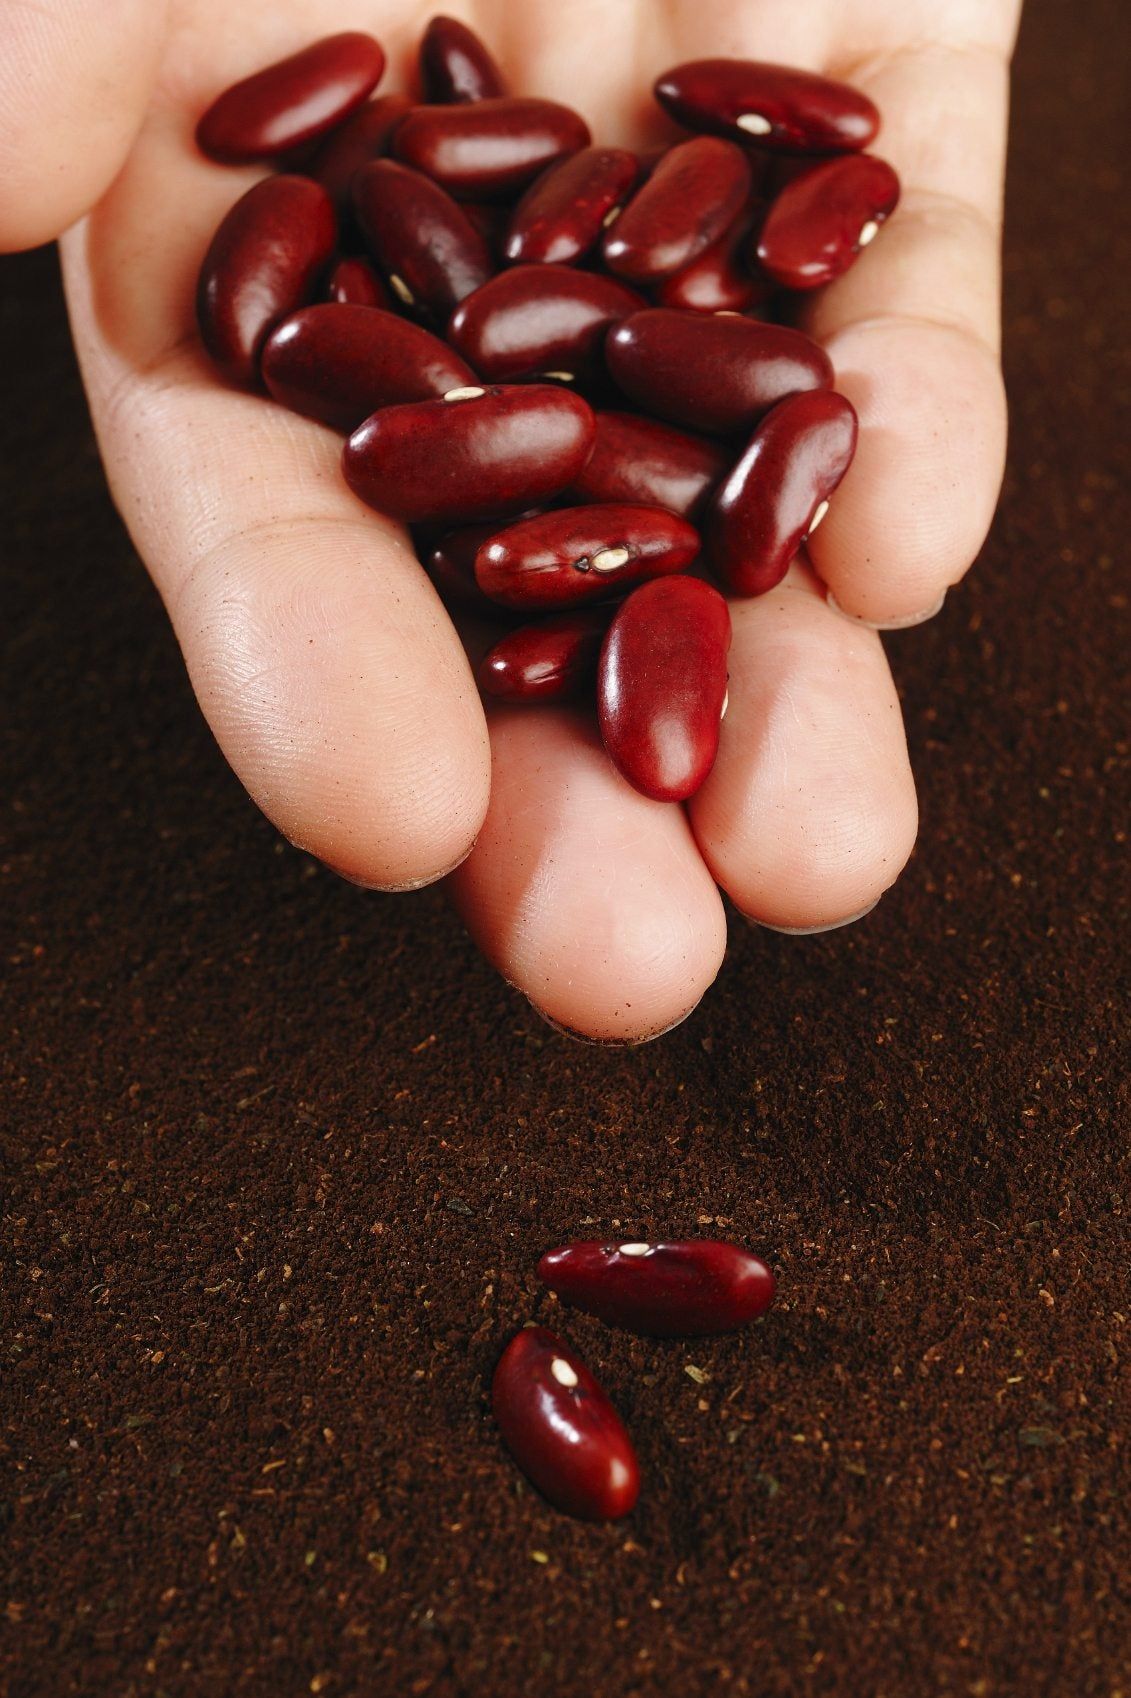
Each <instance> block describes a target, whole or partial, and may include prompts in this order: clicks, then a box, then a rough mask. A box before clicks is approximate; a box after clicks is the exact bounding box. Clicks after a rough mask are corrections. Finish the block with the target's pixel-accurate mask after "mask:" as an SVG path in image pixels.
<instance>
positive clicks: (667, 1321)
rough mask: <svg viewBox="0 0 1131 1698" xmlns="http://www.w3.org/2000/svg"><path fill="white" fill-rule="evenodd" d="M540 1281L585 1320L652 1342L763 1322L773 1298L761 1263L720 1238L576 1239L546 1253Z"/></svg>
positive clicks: (772, 1285)
mask: <svg viewBox="0 0 1131 1698" xmlns="http://www.w3.org/2000/svg"><path fill="white" fill-rule="evenodd" d="M538 1277H539V1279H541V1280H543V1281H544V1282H545V1283H546V1284H547V1285H548V1286H549V1288H550V1290H551V1291H556V1292H557V1294H558V1296H559V1297H562V1298H564V1299H565V1301H566V1302H567V1303H572V1304H573V1305H574V1307H575V1308H578V1309H584V1310H585V1312H586V1314H589V1315H597V1316H598V1317H599V1318H600V1319H601V1320H602V1321H607V1322H608V1323H609V1325H610V1326H615V1327H627V1328H628V1330H629V1331H630V1332H635V1333H642V1334H644V1335H645V1336H646V1337H650V1338H698V1337H703V1336H705V1335H707V1334H710V1333H720V1332H731V1331H733V1329H734V1328H735V1327H741V1326H745V1325H746V1323H747V1322H748V1321H753V1320H756V1319H757V1317H758V1316H759V1315H764V1314H765V1312H766V1310H767V1309H768V1308H769V1307H770V1304H771V1303H772V1302H773V1300H774V1291H775V1281H774V1276H773V1274H772V1273H771V1272H770V1270H769V1268H768V1267H767V1266H766V1264H765V1262H762V1261H759V1259H758V1257H757V1256H754V1255H752V1254H751V1252H750V1251H749V1250H746V1249H744V1248H743V1247H742V1245H741V1244H728V1243H727V1242H726V1241H725V1240H723V1239H718V1238H689V1239H683V1240H679V1239H676V1240H672V1241H671V1242H668V1243H663V1242H661V1243H656V1244H651V1243H631V1244H610V1243H603V1242H601V1241H599V1240H592V1239H591V1240H581V1241H580V1242H578V1243H574V1244H563V1245H562V1246H561V1248H560V1249H557V1250H547V1252H546V1254H545V1255H544V1256H543V1257H542V1259H541V1261H540V1262H539V1263H538Z"/></svg>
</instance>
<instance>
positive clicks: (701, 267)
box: [655, 204, 773, 312]
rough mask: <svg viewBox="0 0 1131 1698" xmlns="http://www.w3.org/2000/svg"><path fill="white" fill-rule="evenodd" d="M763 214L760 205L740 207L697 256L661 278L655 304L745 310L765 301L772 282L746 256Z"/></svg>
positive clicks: (689, 308) (686, 308)
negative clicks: (679, 269)
mask: <svg viewBox="0 0 1131 1698" xmlns="http://www.w3.org/2000/svg"><path fill="white" fill-rule="evenodd" d="M764 216H765V214H764V209H763V207H762V206H761V204H758V205H756V206H746V207H744V208H743V209H742V211H741V212H740V213H739V215H738V217H737V218H736V219H734V220H733V222H732V223H731V224H730V226H729V228H728V229H726V230H724V231H723V233H722V235H721V236H720V237H719V239H718V241H716V242H712V243H711V246H710V247H709V248H705V249H704V250H703V252H702V253H701V254H700V255H699V257H698V259H694V260H692V262H691V264H690V265H685V266H684V268H683V270H682V271H677V272H676V273H675V274H674V276H672V277H665V278H664V279H663V281H662V282H661V283H660V285H659V287H658V288H657V290H656V296H655V298H656V301H657V303H658V304H659V305H660V306H662V307H681V308H682V309H683V310H684V311H686V312H748V311H749V310H750V308H751V307H756V306H759V305H760V304H761V303H762V302H763V301H765V300H767V299H768V298H769V296H770V295H771V294H772V292H773V285H772V283H771V282H770V281H769V279H768V278H767V277H766V275H765V274H764V272H763V271H762V269H761V267H760V266H759V265H758V263H757V260H754V261H753V263H750V261H749V260H748V257H747V249H748V245H749V243H750V239H751V236H752V235H753V234H754V232H755V231H757V230H758V229H760V228H761V224H762V219H763V217H764ZM755 240H757V238H756V237H755Z"/></svg>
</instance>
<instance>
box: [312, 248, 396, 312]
mask: <svg viewBox="0 0 1131 1698" xmlns="http://www.w3.org/2000/svg"><path fill="white" fill-rule="evenodd" d="M326 298H327V300H329V301H333V302H334V303H335V304H336V305H338V306H347V307H388V305H389V296H388V291H387V290H386V288H385V285H384V284H383V283H382V281H381V279H380V278H379V277H378V275H377V273H376V272H375V271H374V269H373V267H372V266H371V265H370V263H369V261H368V260H367V259H340V260H339V261H338V263H337V265H336V266H335V267H334V269H333V271H331V273H330V280H329V282H328V283H327V285H326Z"/></svg>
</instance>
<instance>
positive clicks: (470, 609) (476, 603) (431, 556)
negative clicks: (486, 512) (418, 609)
mask: <svg viewBox="0 0 1131 1698" xmlns="http://www.w3.org/2000/svg"><path fill="white" fill-rule="evenodd" d="M498 528H499V521H498V520H497V519H492V520H488V521H487V522H486V523H485V524H483V523H481V524H478V525H461V526H460V527H459V529H458V530H454V531H445V533H444V534H443V536H441V537H440V538H439V539H438V540H437V541H435V542H433V543H432V544H431V545H430V546H427V547H424V548H420V547H418V549H417V552H418V554H419V555H420V557H421V558H422V560H423V561H424V569H425V571H426V572H427V573H428V576H429V577H430V578H431V580H432V582H433V584H434V585H435V587H436V589H437V590H438V591H439V593H440V596H441V598H442V600H443V601H444V603H445V604H446V605H447V606H449V607H456V608H460V609H462V610H463V611H464V612H466V613H475V614H478V615H479V616H480V617H481V618H487V619H490V620H493V621H494V622H496V623H497V622H498V621H499V619H500V618H502V617H504V615H503V610H502V608H501V607H499V606H498V605H497V603H495V602H493V601H489V600H488V598H487V597H486V596H485V595H484V594H483V591H482V590H481V589H480V588H479V585H478V584H477V583H476V582H475V556H476V553H477V551H478V549H479V544H480V543H481V542H486V541H487V539H488V537H493V536H494V535H495V533H496V531H497V530H498ZM419 529H420V527H417V531H418V534H419Z"/></svg>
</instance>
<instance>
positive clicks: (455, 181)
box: [393, 97, 589, 200]
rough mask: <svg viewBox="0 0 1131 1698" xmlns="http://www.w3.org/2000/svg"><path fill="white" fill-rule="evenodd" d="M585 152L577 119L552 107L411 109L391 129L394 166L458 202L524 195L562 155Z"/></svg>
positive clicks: (509, 104)
mask: <svg viewBox="0 0 1131 1698" xmlns="http://www.w3.org/2000/svg"><path fill="white" fill-rule="evenodd" d="M588 145H589V130H588V127H587V126H586V124H585V121H584V119H583V118H580V117H578V115H577V113H576V112H572V111H571V110H570V108H569V107H568V106H558V105H557V104H556V103H555V102H554V101H552V100H515V99H508V98H505V97H504V98H501V99H498V100H478V101H474V102H470V103H468V104H466V105H463V106H415V107H413V109H412V111H411V112H410V113H409V115H408V117H407V118H405V120H404V122H403V123H402V124H401V125H400V127H399V129H398V130H397V133H396V137H395V140H394V143H393V148H394V151H395V153H396V156H397V158H398V159H401V160H403V161H404V163H405V164H406V165H411V166H413V167H414V168H415V169H416V170H417V171H423V172H425V173H426V174H427V175H428V176H429V177H433V178H434V179H435V180H436V182H438V183H442V184H443V186H444V188H445V189H447V190H448V192H449V193H450V194H453V195H455V196H456V197H457V198H458V199H461V200H497V199H506V198H507V196H509V195H512V194H515V193H517V191H518V190H520V189H524V188H526V186H527V184H528V183H530V182H532V181H533V179H534V178H535V177H536V176H537V175H538V174H539V172H540V171H544V170H545V168H546V166H547V165H549V164H551V163H552V162H553V161H554V160H555V159H560V158H561V156H562V155H563V154H566V153H577V152H578V151H579V150H580V149H581V148H583V147H588Z"/></svg>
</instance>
